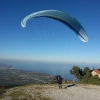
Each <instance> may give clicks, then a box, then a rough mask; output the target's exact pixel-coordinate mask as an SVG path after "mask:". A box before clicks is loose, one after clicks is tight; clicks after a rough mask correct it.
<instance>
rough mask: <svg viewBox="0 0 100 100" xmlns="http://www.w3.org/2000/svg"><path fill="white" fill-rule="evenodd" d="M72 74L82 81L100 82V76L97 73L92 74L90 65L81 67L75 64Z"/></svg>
mask: <svg viewBox="0 0 100 100" xmlns="http://www.w3.org/2000/svg"><path fill="white" fill-rule="evenodd" d="M70 74H72V75H74V79H75V77H77V78H78V79H79V80H80V82H82V83H92V84H100V78H99V77H98V76H97V75H95V76H92V74H91V70H90V69H89V68H88V67H85V68H84V69H80V68H79V67H78V66H73V67H72V69H71V70H70Z"/></svg>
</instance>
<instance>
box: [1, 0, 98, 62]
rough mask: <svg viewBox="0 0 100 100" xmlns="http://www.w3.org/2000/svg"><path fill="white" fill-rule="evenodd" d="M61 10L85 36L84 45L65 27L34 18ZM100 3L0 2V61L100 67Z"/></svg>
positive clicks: (92, 0) (68, 0)
mask: <svg viewBox="0 0 100 100" xmlns="http://www.w3.org/2000/svg"><path fill="white" fill-rule="evenodd" d="M51 9H52V10H60V11H63V12H66V13H68V14H70V15H72V16H73V17H75V18H76V19H77V20H78V21H79V22H80V23H81V24H82V26H83V27H84V29H85V30H86V32H87V35H88V38H89V41H88V42H87V43H83V42H82V41H80V39H79V38H78V37H77V36H76V34H74V32H73V31H72V30H70V29H69V28H68V27H66V26H65V25H64V24H62V23H60V22H58V21H55V20H53V19H48V18H36V19H32V20H29V21H28V22H27V27H26V28H22V27H21V20H22V19H23V18H24V17H25V16H27V15H29V14H31V13H33V12H37V11H41V10H51ZM99 10H100V0H0V59H1V60H2V59H10V60H29V61H34V60H35V61H53V62H56V61H57V62H85V63H100V11H99Z"/></svg>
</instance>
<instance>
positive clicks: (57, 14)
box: [21, 10, 88, 42]
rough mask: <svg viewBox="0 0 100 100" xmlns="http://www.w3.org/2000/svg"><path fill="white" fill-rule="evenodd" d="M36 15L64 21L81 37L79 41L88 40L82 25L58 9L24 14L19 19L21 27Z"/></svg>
mask: <svg viewBox="0 0 100 100" xmlns="http://www.w3.org/2000/svg"><path fill="white" fill-rule="evenodd" d="M36 17H48V18H52V19H55V20H58V21H60V22H62V23H64V24H65V25H67V26H68V27H69V28H70V29H71V30H73V31H74V32H75V33H76V35H77V36H78V37H79V38H80V39H81V41H83V42H87V41H88V37H87V34H86V32H85V30H84V28H83V27H82V25H81V24H80V23H79V22H78V21H77V20H76V19H75V18H74V17H72V16H70V15H69V14H67V13H65V12H62V11H58V10H43V11H39V12H35V13H32V14H30V15H28V16H26V17H25V18H24V19H23V20H22V21H21V25H22V27H23V28H24V27H26V22H27V20H29V19H31V18H36Z"/></svg>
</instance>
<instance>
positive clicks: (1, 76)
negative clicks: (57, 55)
mask: <svg viewBox="0 0 100 100" xmlns="http://www.w3.org/2000/svg"><path fill="white" fill-rule="evenodd" d="M52 80H53V76H51V75H49V74H47V73H40V72H35V71H24V70H18V69H14V68H13V66H12V65H6V64H1V63H0V86H16V85H24V84H41V83H49V82H50V81H52Z"/></svg>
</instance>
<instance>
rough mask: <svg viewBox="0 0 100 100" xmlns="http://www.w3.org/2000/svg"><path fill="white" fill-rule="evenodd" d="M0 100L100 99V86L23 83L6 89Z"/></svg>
mask: <svg viewBox="0 0 100 100" xmlns="http://www.w3.org/2000/svg"><path fill="white" fill-rule="evenodd" d="M0 100H100V86H96V85H84V84H76V85H71V84H63V88H62V89H59V88H58V86H57V85H56V84H55V85H46V84H45V85H23V86H18V87H14V88H10V89H8V90H6V92H5V93H3V95H1V96H0Z"/></svg>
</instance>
